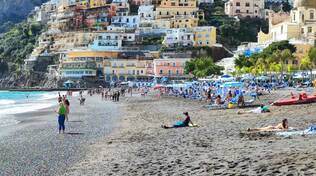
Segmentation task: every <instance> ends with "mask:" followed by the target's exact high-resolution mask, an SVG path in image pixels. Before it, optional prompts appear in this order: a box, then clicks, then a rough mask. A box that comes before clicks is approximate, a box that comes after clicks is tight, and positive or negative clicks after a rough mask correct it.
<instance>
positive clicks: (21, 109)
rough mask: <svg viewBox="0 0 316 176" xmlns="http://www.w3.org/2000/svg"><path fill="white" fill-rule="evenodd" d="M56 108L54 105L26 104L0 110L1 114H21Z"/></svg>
mask: <svg viewBox="0 0 316 176" xmlns="http://www.w3.org/2000/svg"><path fill="white" fill-rule="evenodd" d="M52 106H54V104H53V103H26V104H17V105H15V106H11V107H7V108H4V109H0V114H1V115H3V114H21V113H26V112H32V111H37V110H40V109H45V108H49V107H52Z"/></svg>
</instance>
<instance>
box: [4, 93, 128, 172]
mask: <svg viewBox="0 0 316 176" xmlns="http://www.w3.org/2000/svg"><path fill="white" fill-rule="evenodd" d="M121 106H122V105H121V104H120V103H113V102H110V101H101V97H99V96H93V97H90V96H89V97H87V101H86V105H85V106H79V101H78V100H76V98H74V99H73V100H72V101H71V110H72V112H71V114H70V117H69V118H70V119H69V122H66V133H65V134H57V131H58V130H57V115H56V114H55V113H54V112H53V111H50V109H49V108H48V109H47V108H46V109H42V110H40V111H36V112H28V113H23V114H19V115H17V116H16V118H17V119H20V120H22V122H21V123H20V124H17V125H16V126H9V127H7V128H6V129H4V128H3V129H1V130H0V132H1V133H2V134H4V133H6V134H4V135H1V136H0V138H1V140H0V168H4V169H0V175H4V176H6V175H61V174H62V173H63V171H64V170H65V169H66V168H68V167H70V166H71V165H72V164H73V163H76V162H77V161H80V160H82V159H84V157H85V155H86V151H87V150H86V148H87V147H88V146H89V145H92V144H94V143H96V142H98V141H100V140H102V139H103V138H104V137H105V136H107V135H109V134H110V133H111V132H112V131H113V130H114V129H116V128H118V121H119V119H120V117H121V116H122V115H121V114H122V113H121V112H120V108H121ZM29 163H32V164H29Z"/></svg>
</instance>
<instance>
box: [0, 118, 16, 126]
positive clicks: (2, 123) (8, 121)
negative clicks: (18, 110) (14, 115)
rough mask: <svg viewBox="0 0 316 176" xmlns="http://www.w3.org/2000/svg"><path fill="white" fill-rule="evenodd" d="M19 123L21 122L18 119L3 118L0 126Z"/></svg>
mask: <svg viewBox="0 0 316 176" xmlns="http://www.w3.org/2000/svg"><path fill="white" fill-rule="evenodd" d="M18 123H20V122H19V121H17V120H14V119H1V120H0V127H5V126H10V125H16V124H18Z"/></svg>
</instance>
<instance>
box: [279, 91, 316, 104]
mask: <svg viewBox="0 0 316 176" xmlns="http://www.w3.org/2000/svg"><path fill="white" fill-rule="evenodd" d="M315 102H316V95H306V94H305V93H302V94H299V96H298V97H297V96H292V98H288V99H280V100H277V101H275V102H273V105H274V106H285V105H297V104H309V103H315Z"/></svg>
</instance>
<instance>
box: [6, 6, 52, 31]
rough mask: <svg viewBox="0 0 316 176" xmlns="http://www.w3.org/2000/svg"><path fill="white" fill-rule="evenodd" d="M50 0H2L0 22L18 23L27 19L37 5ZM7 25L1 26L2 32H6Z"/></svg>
mask: <svg viewBox="0 0 316 176" xmlns="http://www.w3.org/2000/svg"><path fill="white" fill-rule="evenodd" d="M47 1H48V0H0V4H1V5H0V24H7V23H8V22H12V23H18V22H21V21H23V20H25V19H26V18H27V16H28V14H29V13H30V12H31V11H32V10H33V9H34V7H35V6H40V5H41V4H42V3H44V2H47ZM5 27H6V25H2V26H0V32H5V31H4V30H5V29H6V28H5Z"/></svg>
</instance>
